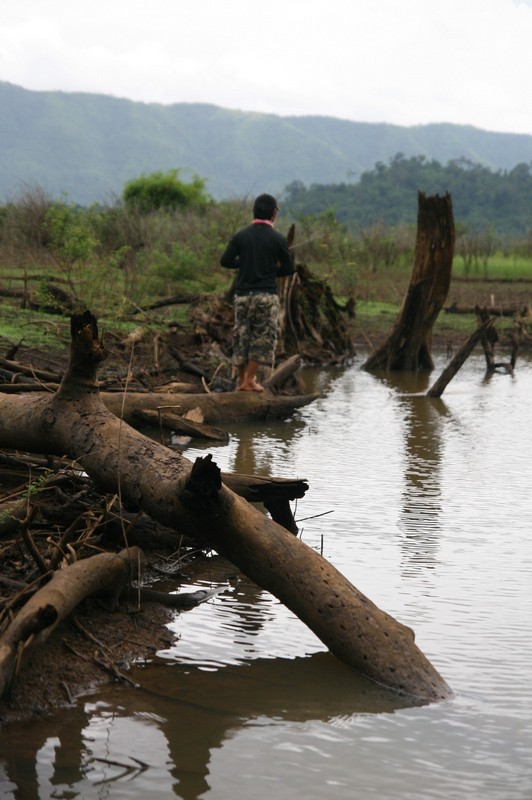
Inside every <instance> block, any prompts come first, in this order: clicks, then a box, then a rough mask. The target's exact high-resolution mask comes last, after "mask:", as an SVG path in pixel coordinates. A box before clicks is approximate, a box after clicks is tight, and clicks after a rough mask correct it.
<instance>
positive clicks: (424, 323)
mask: <svg viewBox="0 0 532 800" xmlns="http://www.w3.org/2000/svg"><path fill="white" fill-rule="evenodd" d="M454 244H455V229H454V218H453V209H452V202H451V196H450V195H449V194H446V195H445V196H444V197H440V196H439V195H435V196H434V197H426V196H425V195H424V194H423V192H419V194H418V219H417V238H416V248H415V253H414V265H413V268H412V276H411V278H410V284H409V286H408V289H407V292H406V294H405V297H404V300H403V304H402V307H401V310H400V312H399V316H398V318H397V321H396V323H395V326H394V328H393V330H392V332H391V334H390V336H389V337H388V339H387V340H386V341H385V342H384V344H383V345H382V346H381V347H380V348H378V349H377V350H375V351H374V352H373V353H371V354H370V356H369V357H368V359H367V360H366V362H365V363H364V364H363V365H362V369H365V370H366V371H368V372H372V371H376V370H405V371H409V372H418V371H422V370H432V369H433V368H434V362H433V360H432V354H431V349H432V328H433V325H434V323H435V321H436V319H437V317H438V314H439V313H440V311H441V309H442V307H443V304H444V303H445V299H446V297H447V293H448V291H449V286H450V283H451V269H452V263H453V255H454Z"/></svg>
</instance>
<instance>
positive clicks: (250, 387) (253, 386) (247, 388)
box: [236, 381, 264, 392]
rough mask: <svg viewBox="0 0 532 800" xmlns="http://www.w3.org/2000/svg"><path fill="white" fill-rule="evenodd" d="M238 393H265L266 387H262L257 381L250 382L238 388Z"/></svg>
mask: <svg viewBox="0 0 532 800" xmlns="http://www.w3.org/2000/svg"><path fill="white" fill-rule="evenodd" d="M236 391H237V392H263V391H264V386H261V385H260V383H257V381H250V382H249V383H243V384H242V385H241V386H237V387H236Z"/></svg>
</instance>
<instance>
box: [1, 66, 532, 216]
mask: <svg viewBox="0 0 532 800" xmlns="http://www.w3.org/2000/svg"><path fill="white" fill-rule="evenodd" d="M0 108H1V109H2V114H1V115H0V201H2V202H7V201H9V200H11V199H13V198H14V197H17V196H19V195H20V194H21V193H23V192H24V191H25V190H26V189H27V188H28V187H32V186H40V187H41V188H42V189H43V190H44V191H46V192H47V193H48V194H50V195H51V196H52V197H60V196H62V195H67V196H68V198H69V199H70V200H71V201H73V202H78V203H80V204H84V205H89V204H91V203H94V202H100V203H109V202H111V201H112V200H113V198H115V197H119V196H121V193H122V188H123V186H124V184H125V183H126V182H127V181H128V180H131V179H132V178H135V177H137V176H138V175H140V174H142V173H146V174H149V173H150V172H155V171H159V170H160V171H163V172H165V171H167V170H170V169H175V168H178V169H180V171H181V176H182V177H183V179H187V178H190V177H192V176H193V175H199V176H200V177H202V178H205V179H206V188H207V191H209V192H210V193H211V194H212V196H213V197H215V198H216V199H223V198H242V197H245V196H252V195H254V194H256V193H258V192H261V191H269V192H272V193H275V194H282V191H283V189H284V188H285V187H286V186H288V185H289V184H290V183H292V182H293V181H300V182H302V183H303V184H305V185H311V184H322V183H325V184H331V183H346V182H347V183H350V182H353V181H356V180H357V179H358V178H359V177H360V175H361V174H362V173H363V172H365V171H367V170H370V169H373V168H374V167H375V165H376V164H377V163H379V162H381V163H387V162H389V161H390V159H392V158H393V157H395V156H396V155H397V154H398V153H402V154H403V155H405V156H406V157H410V156H417V155H423V156H425V157H426V158H428V159H434V160H437V161H439V162H440V163H443V164H445V163H447V162H448V161H449V160H453V159H462V158H465V159H469V160H470V161H472V162H474V163H479V164H482V165H484V166H487V167H489V168H490V169H492V170H494V171H497V170H508V169H511V168H513V167H514V166H515V165H516V164H518V163H530V162H532V136H528V135H526V134H514V133H496V132H490V131H484V130H482V129H479V128H475V127H473V126H470V125H454V124H452V123H445V122H444V123H431V124H428V125H417V126H413V127H402V126H399V125H394V124H390V123H371V122H354V121H351V120H346V119H341V118H338V117H328V116H325V115H323V116H322V115H308V116H278V115H275V114H267V113H262V112H256V111H239V110H235V109H226V108H222V107H221V106H216V105H214V104H209V103H190V102H187V103H174V104H172V105H162V104H160V103H144V102H139V101H133V100H128V99H125V98H116V97H113V96H111V95H102V94H90V93H85V92H63V91H33V90H29V89H23V88H21V87H18V86H15V85H14V84H10V83H6V82H0Z"/></svg>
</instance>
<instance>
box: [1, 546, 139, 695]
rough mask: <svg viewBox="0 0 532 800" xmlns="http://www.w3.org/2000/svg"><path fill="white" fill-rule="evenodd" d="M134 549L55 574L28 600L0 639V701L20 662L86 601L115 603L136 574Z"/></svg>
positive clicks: (77, 565) (103, 555)
mask: <svg viewBox="0 0 532 800" xmlns="http://www.w3.org/2000/svg"><path fill="white" fill-rule="evenodd" d="M140 561H141V552H140V551H139V550H138V549H137V548H129V549H127V550H122V551H121V552H120V553H118V554H113V553H100V554H98V555H96V556H92V557H91V558H86V559H83V560H82V561H76V562H75V563H74V564H71V565H70V566H69V567H67V568H66V569H62V570H58V571H57V572H55V573H54V576H53V578H52V580H51V581H50V582H49V583H47V584H46V585H45V586H44V587H43V588H42V589H40V590H39V591H38V592H37V593H36V594H34V595H33V597H31V598H30V599H29V600H28V601H27V603H26V604H25V605H24V606H23V608H22V610H21V611H19V613H18V614H17V616H16V617H15V619H14V620H13V622H12V623H11V625H10V626H9V627H8V629H7V631H6V632H5V633H4V634H3V636H2V638H1V639H0V697H2V696H3V695H4V694H5V693H6V692H7V691H9V688H10V686H11V684H12V682H13V679H14V677H15V674H16V671H17V670H18V668H19V667H20V664H21V660H22V658H23V657H24V658H26V657H27V656H28V655H29V654H30V653H31V652H32V650H34V649H35V648H36V647H37V646H38V645H40V644H43V642H45V641H46V639H48V637H49V636H50V635H51V633H52V632H53V631H54V629H55V628H56V626H57V625H58V624H59V623H60V622H61V621H62V620H64V619H65V618H66V617H68V615H69V614H70V613H71V612H72V611H73V609H74V608H75V607H76V606H77V605H78V604H79V603H80V602H81V601H82V600H84V599H85V598H86V597H88V596H89V595H92V594H95V593H104V594H105V595H107V596H111V597H112V598H113V599H116V598H117V597H118V595H119V594H120V593H121V591H122V590H123V589H125V587H126V584H127V583H128V582H129V581H130V580H131V579H132V578H134V577H136V575H137V573H138V565H139V563H140Z"/></svg>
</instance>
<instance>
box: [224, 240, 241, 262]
mask: <svg viewBox="0 0 532 800" xmlns="http://www.w3.org/2000/svg"><path fill="white" fill-rule="evenodd" d="M220 264H221V266H222V267H227V269H238V268H239V266H240V258H239V256H238V249H237V246H236V243H235V240H234V238H233V239H231V241H230V242H229V244H228V245H227V247H226V248H225V250H224V252H223V253H222V255H221V256H220Z"/></svg>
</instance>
